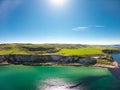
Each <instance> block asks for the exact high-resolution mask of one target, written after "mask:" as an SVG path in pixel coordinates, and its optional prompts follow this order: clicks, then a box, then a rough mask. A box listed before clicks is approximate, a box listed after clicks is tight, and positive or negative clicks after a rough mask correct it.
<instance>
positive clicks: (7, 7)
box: [0, 0, 21, 18]
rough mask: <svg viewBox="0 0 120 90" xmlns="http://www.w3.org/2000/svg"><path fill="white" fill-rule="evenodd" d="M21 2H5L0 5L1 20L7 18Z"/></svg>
mask: <svg viewBox="0 0 120 90" xmlns="http://www.w3.org/2000/svg"><path fill="white" fill-rule="evenodd" d="M20 3H21V0H3V1H1V3H0V18H6V16H7V15H8V14H9V13H10V12H11V10H13V9H15V8H16V7H17V6H18V5H19V4H20Z"/></svg>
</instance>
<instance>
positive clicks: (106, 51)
mask: <svg viewBox="0 0 120 90" xmlns="http://www.w3.org/2000/svg"><path fill="white" fill-rule="evenodd" d="M103 52H104V53H108V54H116V53H120V50H108V49H105V50H103Z"/></svg>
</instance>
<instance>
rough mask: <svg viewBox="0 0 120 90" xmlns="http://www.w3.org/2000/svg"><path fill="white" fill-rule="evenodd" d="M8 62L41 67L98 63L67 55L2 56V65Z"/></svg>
mask: <svg viewBox="0 0 120 90" xmlns="http://www.w3.org/2000/svg"><path fill="white" fill-rule="evenodd" d="M4 61H6V62H8V63H9V64H24V65H35V64H37V65H40V64H45V63H51V64H70V63H78V64H83V65H91V64H95V63H96V59H95V58H88V57H80V56H65V55H0V63H2V62H4Z"/></svg>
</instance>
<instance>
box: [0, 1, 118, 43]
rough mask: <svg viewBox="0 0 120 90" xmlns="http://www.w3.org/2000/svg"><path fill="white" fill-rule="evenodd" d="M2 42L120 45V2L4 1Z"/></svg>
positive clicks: (0, 17) (0, 27) (1, 8)
mask: <svg viewBox="0 0 120 90" xmlns="http://www.w3.org/2000/svg"><path fill="white" fill-rule="evenodd" d="M0 43H72V44H75V43H76V44H120V0H0Z"/></svg>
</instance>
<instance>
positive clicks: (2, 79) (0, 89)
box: [0, 65, 120, 90]
mask: <svg viewBox="0 0 120 90" xmlns="http://www.w3.org/2000/svg"><path fill="white" fill-rule="evenodd" d="M119 84H120V82H119V81H118V80H116V79H115V78H114V77H113V76H112V74H111V73H110V72H109V70H108V69H106V68H96V67H73V66H22V65H10V66H0V90H119V89H120V86H119Z"/></svg>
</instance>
